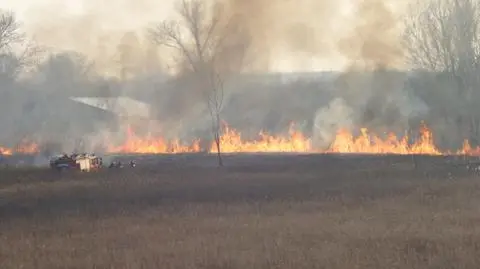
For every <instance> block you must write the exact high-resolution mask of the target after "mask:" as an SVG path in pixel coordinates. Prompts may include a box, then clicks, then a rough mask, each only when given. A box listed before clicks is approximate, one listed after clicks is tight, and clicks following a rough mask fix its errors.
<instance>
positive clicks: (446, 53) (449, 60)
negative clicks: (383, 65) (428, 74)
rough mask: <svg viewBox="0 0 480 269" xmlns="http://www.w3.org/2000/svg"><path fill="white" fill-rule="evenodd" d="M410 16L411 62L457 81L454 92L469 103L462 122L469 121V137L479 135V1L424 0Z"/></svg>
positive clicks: (407, 33) (408, 47) (407, 39)
mask: <svg viewBox="0 0 480 269" xmlns="http://www.w3.org/2000/svg"><path fill="white" fill-rule="evenodd" d="M422 4H423V5H422ZM419 7H422V8H420V9H419ZM410 15H411V16H409V17H408V19H407V20H406V28H405V39H404V40H405V48H406V52H407V57H408V60H409V63H410V64H411V66H412V67H414V68H420V69H423V70H427V71H432V72H436V73H440V74H443V75H446V76H448V78H449V80H451V81H453V82H454V85H455V87H454V88H456V89H455V90H457V92H456V93H455V94H454V95H455V96H458V97H459V98H460V99H461V100H462V103H463V104H466V106H464V107H462V109H463V110H464V112H463V113H461V117H462V118H464V119H462V122H465V123H466V124H467V126H465V127H466V129H468V132H469V136H470V138H472V139H475V138H477V137H478V135H479V134H480V133H479V130H480V129H479V128H480V115H477V114H476V113H475V111H476V110H477V108H476V107H477V105H476V102H477V100H478V98H479V97H480V95H479V94H478V90H477V88H478V87H479V86H480V80H479V78H478V73H479V71H480V42H479V38H480V28H479V26H480V24H479V23H480V20H479V18H480V17H479V16H480V7H479V4H478V1H476V0H429V1H425V2H424V1H421V2H418V3H417V4H416V5H415V6H414V9H413V8H412V12H411V14H410ZM452 90H453V89H452Z"/></svg>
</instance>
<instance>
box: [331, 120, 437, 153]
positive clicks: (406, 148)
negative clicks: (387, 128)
mask: <svg viewBox="0 0 480 269" xmlns="http://www.w3.org/2000/svg"><path fill="white" fill-rule="evenodd" d="M360 131H361V134H360V136H358V137H354V136H353V134H352V133H351V132H349V131H347V130H340V131H339V132H338V133H337V136H336V137H335V139H334V141H333V143H332V144H331V146H330V148H329V149H328V150H327V152H330V153H368V154H399V155H406V154H427V155H441V154H442V153H441V152H440V151H439V150H438V149H437V147H436V146H435V144H434V143H433V136H432V132H431V131H430V130H429V129H428V128H427V127H426V126H422V128H421V129H420V139H419V140H418V141H416V142H414V143H413V144H411V145H410V144H409V143H408V136H407V135H405V136H404V137H402V138H400V139H399V138H398V137H397V136H396V135H395V134H393V133H389V134H388V135H387V137H386V138H385V139H381V138H380V137H378V136H377V135H375V134H371V135H370V134H369V133H368V130H367V129H366V128H362V129H360Z"/></svg>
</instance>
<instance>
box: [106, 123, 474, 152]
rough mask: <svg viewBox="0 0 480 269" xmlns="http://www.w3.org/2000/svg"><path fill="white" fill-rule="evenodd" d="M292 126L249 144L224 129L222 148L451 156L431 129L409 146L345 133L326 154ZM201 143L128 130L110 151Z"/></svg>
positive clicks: (405, 141)
mask: <svg viewBox="0 0 480 269" xmlns="http://www.w3.org/2000/svg"><path fill="white" fill-rule="evenodd" d="M292 127H293V125H291V128H290V130H289V133H288V135H286V136H272V135H268V134H266V133H264V132H260V133H259V135H258V139H254V140H245V139H243V138H242V135H241V133H240V132H238V131H236V130H234V129H231V128H229V127H228V126H226V125H225V126H224V128H223V133H222V135H221V136H220V148H221V151H222V152H224V153H238V152H247V153H254V152H298V153H366V154H399V155H406V154H426V155H442V154H448V153H446V152H441V151H440V150H439V149H438V148H437V147H436V146H435V144H434V141H433V134H432V132H431V130H430V129H428V127H427V126H425V125H423V126H422V127H421V129H420V138H419V139H418V140H417V141H415V142H414V143H409V137H408V136H407V135H405V136H403V137H401V138H398V137H397V136H396V135H395V134H393V133H389V134H387V135H386V136H385V138H381V137H380V136H378V135H375V134H370V133H369V131H368V130H367V129H366V128H362V129H360V131H361V133H360V135H359V136H356V137H355V136H354V135H353V134H352V133H351V132H350V131H348V130H345V129H342V130H339V131H338V132H337V135H336V137H335V139H334V140H333V142H332V143H331V145H330V147H329V148H328V149H326V150H321V149H316V148H314V147H313V146H312V143H311V140H310V138H308V137H307V136H305V135H304V134H303V133H301V132H299V131H295V130H294V129H293V128H292ZM467 145H468V146H469V144H465V145H464V147H463V149H462V150H460V151H458V153H457V154H472V153H474V152H476V151H477V152H478V153H480V148H479V149H477V150H474V149H472V148H471V147H467ZM199 150H200V147H199V143H198V141H195V142H194V143H193V144H191V145H182V144H180V143H179V142H178V140H175V141H172V142H170V143H168V142H167V141H166V140H164V139H163V138H152V137H148V138H140V137H138V136H136V135H135V134H134V133H133V131H132V130H131V129H130V128H129V129H128V138H127V141H126V142H125V143H124V144H123V145H121V146H118V147H110V151H111V152H113V153H153V154H157V153H186V152H199ZM209 150H210V152H216V150H217V148H216V144H215V143H212V145H211V146H210V148H209Z"/></svg>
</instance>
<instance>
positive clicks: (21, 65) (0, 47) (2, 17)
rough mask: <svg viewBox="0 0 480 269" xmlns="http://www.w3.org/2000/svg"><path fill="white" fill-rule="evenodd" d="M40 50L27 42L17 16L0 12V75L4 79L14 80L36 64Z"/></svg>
mask: <svg viewBox="0 0 480 269" xmlns="http://www.w3.org/2000/svg"><path fill="white" fill-rule="evenodd" d="M38 52H40V48H39V47H37V46H35V45H33V44H32V43H31V42H29V41H27V39H26V36H25V34H24V33H23V32H21V31H20V23H19V22H18V21H17V19H16V17H15V14H14V13H12V12H5V11H2V10H0V74H1V76H2V78H3V79H4V80H5V79H9V80H14V79H16V78H17V77H18V75H19V74H20V73H21V72H22V71H24V70H25V69H26V68H27V67H31V66H33V64H34V63H36V61H35V60H36V59H35V57H34V56H36V55H37V54H38Z"/></svg>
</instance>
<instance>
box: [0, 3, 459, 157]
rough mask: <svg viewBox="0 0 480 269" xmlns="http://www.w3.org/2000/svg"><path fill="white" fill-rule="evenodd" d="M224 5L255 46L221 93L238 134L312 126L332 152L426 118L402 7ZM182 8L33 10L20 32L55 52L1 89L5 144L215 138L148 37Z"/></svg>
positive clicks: (72, 145) (194, 99)
mask: <svg viewBox="0 0 480 269" xmlns="http://www.w3.org/2000/svg"><path fill="white" fill-rule="evenodd" d="M212 1H213V0H212ZM218 1H221V2H222V3H223V4H224V5H225V6H224V7H225V12H226V13H225V16H226V17H230V18H233V20H235V24H236V25H239V26H240V27H241V28H242V29H243V30H244V31H245V33H247V35H246V36H245V38H247V39H248V43H249V46H248V51H247V55H246V60H245V66H244V67H243V71H244V72H245V73H244V74H240V75H239V76H238V77H236V78H234V79H232V81H229V83H228V87H227V88H226V89H225V90H226V92H227V94H226V95H225V101H224V109H223V111H222V118H223V119H224V120H225V121H226V122H227V123H229V124H230V125H231V126H232V127H234V128H236V129H239V130H240V131H242V132H248V133H258V131H259V130H260V129H264V130H267V131H270V132H274V133H281V132H283V131H284V130H285V129H287V128H288V126H289V124H290V122H304V121H306V122H307V123H308V124H307V127H305V129H304V130H303V131H306V132H311V135H312V137H313V141H314V143H315V144H316V145H317V146H318V147H325V146H328V145H329V143H330V142H331V140H332V139H333V138H334V136H335V133H336V132H337V131H338V129H340V128H347V129H350V130H356V129H358V128H359V127H368V128H370V129H373V131H378V132H382V131H384V130H389V131H390V130H393V131H397V130H398V131H399V132H400V131H402V132H403V131H404V130H406V129H409V128H410V127H411V126H412V125H415V123H414V122H415V121H418V120H419V119H423V118H426V117H427V116H428V113H429V112H430V109H431V106H432V103H433V102H430V103H429V104H428V105H427V104H426V102H425V100H426V97H425V96H420V95H421V94H420V93H419V92H418V91H417V90H418V88H419V87H420V88H422V87H423V86H416V88H412V87H411V85H410V82H411V80H412V78H410V77H408V76H407V75H406V74H405V72H403V71H404V69H405V68H406V66H405V64H404V62H405V60H404V58H405V57H404V51H403V47H402V34H403V29H402V15H403V13H402V12H403V7H402V6H400V5H399V3H398V2H399V1H395V0H358V1H353V0H338V1H331V0H297V1H294V0H218ZM175 2H176V1H174V0H170V1H156V0H140V1H126V0H125V1H113V0H112V1H100V2H99V1H93V0H84V1H82V2H81V5H80V6H78V7H76V8H75V9H73V8H71V7H68V6H67V4H66V2H65V1H57V2H56V3H55V2H52V3H50V4H49V5H46V6H39V5H32V6H31V7H30V8H29V9H27V11H26V12H25V13H24V14H23V16H22V17H23V19H24V21H23V24H24V25H25V28H24V30H25V31H26V32H27V33H28V34H29V35H30V36H32V37H33V38H35V40H36V41H37V42H38V43H40V44H43V45H45V46H47V47H48V48H49V49H50V50H49V51H48V54H47V56H48V57H46V60H45V62H42V63H40V66H39V67H38V68H37V70H35V72H33V73H32V74H31V76H30V77H28V78H27V79H25V80H22V81H20V80H17V81H16V82H15V83H14V84H13V85H12V84H9V85H8V87H7V86H6V83H5V82H3V81H0V83H2V85H1V86H2V87H3V89H8V93H5V95H2V99H1V100H0V112H2V113H0V123H1V124H2V126H7V127H5V128H2V130H1V131H0V144H7V146H9V145H11V144H15V143H16V141H17V140H18V138H21V137H25V136H28V137H31V136H32V134H35V137H36V139H38V140H39V141H41V142H44V143H46V144H47V143H51V142H54V143H57V144H59V146H58V148H59V149H58V150H65V151H73V150H76V149H79V148H82V149H85V150H96V149H99V148H102V147H104V146H105V144H107V143H111V142H112V141H121V140H122V139H124V138H125V128H126V126H127V125H129V124H130V125H135V123H136V125H138V126H137V128H136V130H137V131H138V132H140V133H141V135H144V134H152V135H157V134H159V135H163V136H166V137H167V138H175V137H178V138H182V139H185V140H189V139H193V138H198V137H200V138H203V137H207V136H209V133H208V132H209V130H210V129H209V128H210V126H209V124H210V123H209V114H205V111H204V110H202V105H204V103H203V102H204V100H203V99H202V98H200V97H198V96H195V95H193V94H192V91H193V90H192V89H195V87H197V86H198V85H195V82H192V81H190V80H189V78H178V77H175V78H172V77H170V76H169V75H168V73H169V67H171V66H172V65H173V64H175V62H172V61H170V60H171V58H172V57H171V55H170V54H168V53H169V51H168V50H164V49H162V48H158V47H156V46H154V45H153V44H152V43H151V42H150V41H151V40H149V39H148V36H146V35H144V33H145V30H146V28H147V27H149V26H151V24H152V23H159V22H161V21H163V20H165V19H168V18H170V17H171V15H172V11H173V6H174V4H175ZM400 2H402V3H401V4H404V2H407V1H400ZM66 51H69V52H68V53H67V52H66ZM321 69H323V70H336V71H338V72H337V73H336V74H335V75H329V74H318V77H314V78H309V77H307V76H304V77H302V76H300V77H298V78H294V79H293V80H289V81H287V82H284V81H283V80H284V77H282V76H275V75H272V74H271V72H277V71H280V72H285V73H287V74H288V73H293V72H296V71H307V72H308V71H316V70H321ZM291 75H292V76H293V74H291ZM289 79H290V78H289ZM270 80H271V81H272V82H271V83H270V82H269V81H270ZM437 94H438V95H439V96H440V95H442V96H447V95H446V94H444V93H443V92H442V93H440V92H439V93H437ZM83 96H86V97H98V96H113V97H117V96H129V97H131V98H133V99H137V100H140V101H142V102H145V103H146V104H149V105H150V106H151V108H152V113H151V114H150V115H149V117H147V119H144V121H145V123H144V121H139V120H138V119H131V118H130V119H128V117H126V118H127V119H126V118H121V117H118V115H115V114H113V113H110V112H105V111H101V110H99V109H94V108H91V107H88V106H86V105H82V104H80V103H78V102H74V101H72V100H70V99H68V97H83ZM453 98H454V97H452V99H453ZM460 106H461V104H458V105H456V107H460ZM452 110H453V109H452ZM59 111H61V112H60V113H59ZM127 112H128V111H127ZM127 114H128V113H127ZM7 115H8V116H7ZM127 116H129V115H127ZM452 118H454V117H452ZM450 120H451V121H454V120H455V119H450ZM151 122H155V124H151ZM443 128H444V129H447V127H443ZM5 141H6V142H5ZM52 148H55V147H52Z"/></svg>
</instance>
